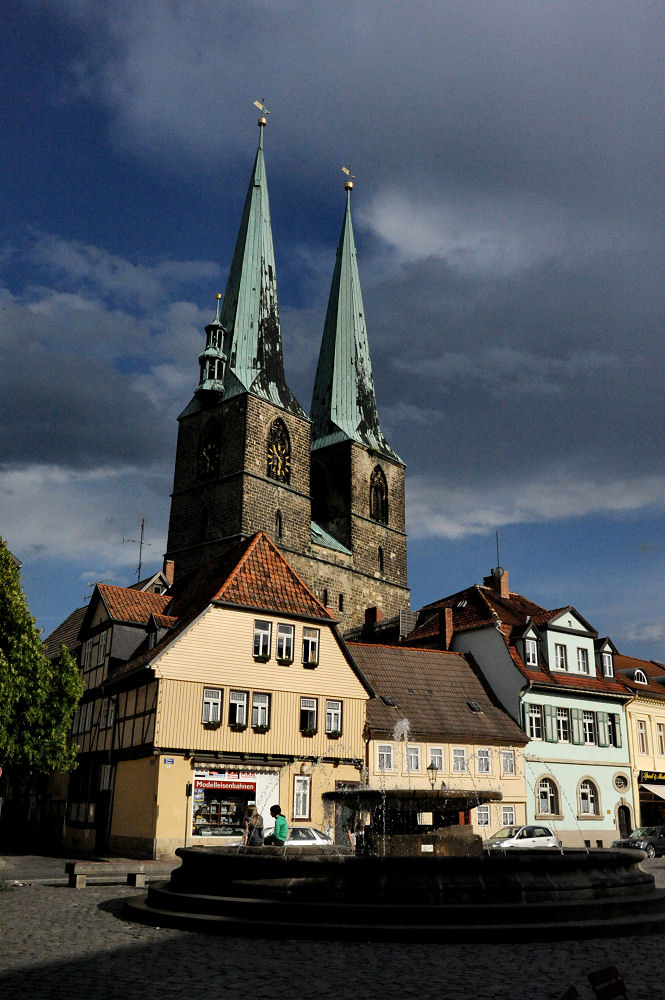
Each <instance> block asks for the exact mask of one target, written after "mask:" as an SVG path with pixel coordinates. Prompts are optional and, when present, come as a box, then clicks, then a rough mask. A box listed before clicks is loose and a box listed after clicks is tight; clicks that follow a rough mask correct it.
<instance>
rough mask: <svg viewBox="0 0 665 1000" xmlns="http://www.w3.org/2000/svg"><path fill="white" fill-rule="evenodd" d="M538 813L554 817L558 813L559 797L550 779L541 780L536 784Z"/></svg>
mask: <svg viewBox="0 0 665 1000" xmlns="http://www.w3.org/2000/svg"><path fill="white" fill-rule="evenodd" d="M538 812H539V813H540V814H541V815H543V816H556V815H557V814H558V812H559V795H558V792H557V787H556V785H555V784H554V782H553V781H552V780H551V778H542V779H541V781H540V782H539V784H538Z"/></svg>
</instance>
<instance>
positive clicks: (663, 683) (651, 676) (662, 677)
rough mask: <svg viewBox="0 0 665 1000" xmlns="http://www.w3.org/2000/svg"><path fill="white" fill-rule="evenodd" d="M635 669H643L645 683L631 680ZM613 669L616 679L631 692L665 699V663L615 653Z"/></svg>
mask: <svg viewBox="0 0 665 1000" xmlns="http://www.w3.org/2000/svg"><path fill="white" fill-rule="evenodd" d="M635 670H642V671H644V673H645V675H646V677H647V681H648V683H647V684H640V683H639V681H635V680H633V678H632V676H631V674H632V673H633V671H635ZM614 671H615V673H616V675H617V679H618V680H619V681H620V682H621V683H622V684H624V685H625V686H626V687H627V688H628V689H629V691H630V692H631V693H632V694H638V695H644V696H646V697H652V698H661V699H665V664H663V663H657V662H656V661H655V660H639V659H638V658H637V657H636V656H623V655H622V654H621V653H615V656H614Z"/></svg>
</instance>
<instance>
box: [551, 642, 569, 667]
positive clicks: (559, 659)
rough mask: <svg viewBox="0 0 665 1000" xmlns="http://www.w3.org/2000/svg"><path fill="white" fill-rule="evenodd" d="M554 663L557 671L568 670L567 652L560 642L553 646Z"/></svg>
mask: <svg viewBox="0 0 665 1000" xmlns="http://www.w3.org/2000/svg"><path fill="white" fill-rule="evenodd" d="M554 663H555V666H556V669H557V670H567V669H568V651H567V649H566V647H565V646H564V644H563V643H562V642H557V643H555V644H554Z"/></svg>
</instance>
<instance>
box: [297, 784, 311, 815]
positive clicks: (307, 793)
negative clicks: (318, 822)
mask: <svg viewBox="0 0 665 1000" xmlns="http://www.w3.org/2000/svg"><path fill="white" fill-rule="evenodd" d="M311 790H312V779H311V777H310V776H309V775H308V774H295V775H294V776H293V818H294V819H309V818H310V801H311Z"/></svg>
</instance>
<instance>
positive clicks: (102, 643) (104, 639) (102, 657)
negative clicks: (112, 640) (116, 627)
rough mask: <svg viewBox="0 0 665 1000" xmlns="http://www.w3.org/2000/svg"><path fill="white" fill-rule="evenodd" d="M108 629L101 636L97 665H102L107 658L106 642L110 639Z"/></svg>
mask: <svg viewBox="0 0 665 1000" xmlns="http://www.w3.org/2000/svg"><path fill="white" fill-rule="evenodd" d="M108 637H109V634H108V631H106V632H102V634H101V635H100V637H99V645H98V646H97V666H98V667H101V665H102V664H103V663H104V660H105V659H106V643H107V640H108Z"/></svg>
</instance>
